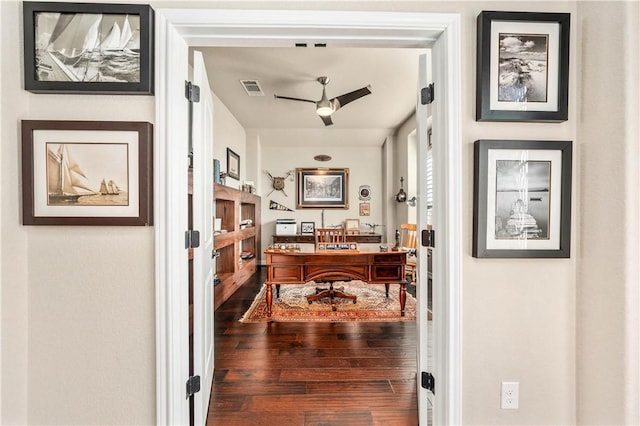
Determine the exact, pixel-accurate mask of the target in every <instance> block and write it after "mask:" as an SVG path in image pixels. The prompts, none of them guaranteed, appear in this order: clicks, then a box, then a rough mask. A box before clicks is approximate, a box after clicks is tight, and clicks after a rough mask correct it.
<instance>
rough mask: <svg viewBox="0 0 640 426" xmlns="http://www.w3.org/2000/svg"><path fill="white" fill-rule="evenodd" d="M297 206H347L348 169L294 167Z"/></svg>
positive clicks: (345, 207) (343, 207) (301, 207)
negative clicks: (296, 185) (296, 178)
mask: <svg viewBox="0 0 640 426" xmlns="http://www.w3.org/2000/svg"><path fill="white" fill-rule="evenodd" d="M296 172H297V175H298V182H297V184H298V191H297V194H298V197H297V207H298V208H299V209H303V208H338V209H348V208H349V194H348V192H349V182H348V181H349V169H329V168H319V169H303V168H299V169H296Z"/></svg>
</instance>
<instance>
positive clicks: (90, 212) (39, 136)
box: [22, 120, 153, 226]
mask: <svg viewBox="0 0 640 426" xmlns="http://www.w3.org/2000/svg"><path fill="white" fill-rule="evenodd" d="M152 138H153V128H152V125H151V123H146V122H133V121H117V122H113V121H37V120H23V121H22V223H23V224H24V225H139V226H145V225H152V224H153V156H152V151H153V144H152Z"/></svg>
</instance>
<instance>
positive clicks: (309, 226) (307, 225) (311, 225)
mask: <svg viewBox="0 0 640 426" xmlns="http://www.w3.org/2000/svg"><path fill="white" fill-rule="evenodd" d="M315 232H316V223H315V222H300V233H301V234H305V235H313V234H314V233H315Z"/></svg>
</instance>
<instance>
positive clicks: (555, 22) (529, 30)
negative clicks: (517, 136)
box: [476, 12, 571, 122]
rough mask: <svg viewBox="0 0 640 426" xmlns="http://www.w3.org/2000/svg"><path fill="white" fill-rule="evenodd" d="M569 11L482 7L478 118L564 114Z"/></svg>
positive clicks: (553, 118)
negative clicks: (539, 11) (500, 10)
mask: <svg viewBox="0 0 640 426" xmlns="http://www.w3.org/2000/svg"><path fill="white" fill-rule="evenodd" d="M570 17H571V15H570V14H569V13H527V12H482V13H481V14H480V15H478V22H477V68H476V120H478V121H533V122H535V121H541V122H560V121H566V120H567V118H568V104H569V102H568V101H569V25H570Z"/></svg>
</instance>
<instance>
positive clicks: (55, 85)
mask: <svg viewBox="0 0 640 426" xmlns="http://www.w3.org/2000/svg"><path fill="white" fill-rule="evenodd" d="M153 17H154V14H153V9H152V8H151V7H150V6H149V5H144V4H130V5H129V4H103V3H57V2H28V1H26V2H23V19H24V60H25V64H24V87H25V90H27V91H30V92H33V93H86V94H91V93H95V94H99V93H103V94H141V95H152V94H153V62H154V58H153V54H154V53H153V31H154V30H153Z"/></svg>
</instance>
